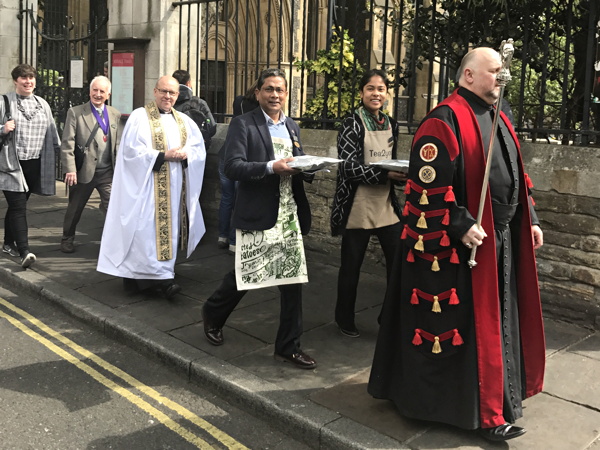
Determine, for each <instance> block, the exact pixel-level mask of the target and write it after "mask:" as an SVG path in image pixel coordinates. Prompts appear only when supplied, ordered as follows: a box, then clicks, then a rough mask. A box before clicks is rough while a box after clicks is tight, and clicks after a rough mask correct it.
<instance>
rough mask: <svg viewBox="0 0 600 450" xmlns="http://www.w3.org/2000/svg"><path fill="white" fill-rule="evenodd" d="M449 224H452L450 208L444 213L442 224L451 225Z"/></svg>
mask: <svg viewBox="0 0 600 450" xmlns="http://www.w3.org/2000/svg"><path fill="white" fill-rule="evenodd" d="M449 224H450V210H449V209H447V210H446V214H444V218H443V219H442V225H449Z"/></svg>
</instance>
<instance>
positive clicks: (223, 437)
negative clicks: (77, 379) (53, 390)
mask: <svg viewBox="0 0 600 450" xmlns="http://www.w3.org/2000/svg"><path fill="white" fill-rule="evenodd" d="M0 305H2V306H4V307H5V308H7V309H9V310H11V311H13V312H14V313H16V314H18V315H19V316H21V317H23V318H24V319H27V320H28V321H29V322H30V323H31V324H32V325H34V326H35V327H37V328H39V329H40V330H42V331H43V332H45V333H46V334H48V335H49V336H51V337H53V338H54V339H56V340H57V341H59V342H61V343H62V344H64V345H66V346H67V347H69V348H70V349H71V350H73V351H75V352H76V353H79V354H80V355H81V356H83V357H84V358H87V359H89V360H91V361H93V362H94V363H96V364H97V365H98V366H100V367H102V368H103V369H104V370H106V371H108V372H110V373H112V374H113V375H115V376H116V377H118V378H120V379H121V380H123V381H124V382H126V383H127V384H129V385H130V386H131V387H132V388H135V389H137V390H139V391H140V392H142V393H144V394H145V395H147V396H148V397H150V398H152V399H153V400H155V401H157V402H159V403H161V404H162V405H164V406H165V407H167V408H169V409H171V410H172V411H174V412H176V413H177V414H179V415H180V416H182V417H184V418H185V419H186V420H188V421H190V422H191V423H193V424H194V425H196V426H198V427H200V428H201V429H203V430H204V431H206V432H207V433H209V434H210V435H211V436H213V437H214V438H215V439H216V440H218V441H219V442H221V443H222V444H223V445H225V446H226V447H227V448H230V449H235V450H242V449H246V447H245V446H244V445H242V444H241V443H239V442H238V441H236V440H235V439H233V438H232V437H231V436H229V435H228V434H226V433H224V432H223V431H221V430H219V429H218V428H216V427H215V426H213V425H212V424H210V423H208V422H207V421H206V420H204V419H202V418H200V417H198V416H197V415H196V414H194V413H193V412H191V411H190V410H188V409H187V408H185V407H183V406H181V405H180V404H178V403H176V402H174V401H172V400H170V399H168V398H166V397H164V396H162V395H161V394H160V393H159V392H157V391H156V390H154V389H152V388H151V387H149V386H147V385H145V384H144V383H142V382H141V381H139V380H137V379H135V378H134V377H132V376H131V375H129V374H128V373H126V372H124V371H122V370H121V369H119V368H118V367H115V366H113V365H112V364H110V363H109V362H107V361H105V360H103V359H102V358H100V357H98V356H97V355H95V354H94V353H92V352H90V351H88V350H86V349H85V348H83V347H81V346H80V345H78V344H76V343H75V342H73V341H72V340H70V339H69V338H66V337H64V336H63V335H61V334H60V333H58V332H56V331H54V330H53V329H52V328H50V327H49V326H47V325H46V324H44V323H43V322H41V321H40V320H38V319H36V318H35V317H33V316H32V315H31V314H29V313H27V312H26V311H23V310H22V309H20V308H19V307H17V306H15V305H13V304H12V303H10V302H8V301H6V300H5V299H3V298H1V297H0ZM0 317H2V318H4V319H6V320H7V321H9V322H10V323H11V324H12V325H14V326H15V327H16V328H18V329H20V330H21V331H23V332H24V333H25V334H27V335H28V336H30V337H31V338H33V339H35V340H36V341H38V342H39V343H41V344H42V345H44V346H45V347H47V348H48V349H49V350H51V351H52V352H54V353H56V354H57V355H58V356H60V357H61V358H63V359H64V360H65V361H68V362H70V363H71V364H73V365H74V366H76V367H77V368H79V369H80V370H82V371H83V372H85V373H87V374H88V375H89V376H91V377H92V378H94V379H95V380H96V381H98V382H99V383H101V384H103V385H104V386H106V387H107V388H109V389H111V390H112V391H114V392H116V393H117V394H119V395H121V396H122V397H123V398H125V399H126V400H128V401H129V402H131V403H133V404H134V405H136V406H137V407H138V408H140V409H142V410H144V411H146V412H147V413H148V414H150V415H151V416H153V417H155V418H156V419H157V420H158V421H160V422H161V423H162V424H163V425H165V426H166V427H168V428H169V429H171V430H172V431H174V432H175V433H177V434H178V435H180V436H181V437H182V438H184V439H185V440H187V441H188V442H190V443H191V444H193V445H195V446H197V447H198V448H202V449H210V448H212V447H211V446H210V444H208V443H207V442H206V441H204V440H203V439H202V438H200V437H199V436H197V435H195V434H194V433H192V432H191V431H189V430H187V429H186V428H184V427H182V426H181V425H179V424H178V423H177V422H175V421H174V420H173V419H172V418H170V417H169V416H168V415H166V414H164V413H163V412H161V411H160V410H158V409H156V408H155V407H154V406H152V405H151V404H150V403H148V402H146V401H145V400H143V399H142V398H141V397H139V396H138V395H136V394H134V393H132V392H131V391H130V390H129V389H127V388H124V387H122V386H119V385H118V384H117V383H115V382H114V381H112V380H110V379H108V378H107V377H105V376H104V375H102V374H101V373H100V372H98V371H97V370H95V369H94V368H92V367H91V366H89V365H88V364H86V363H84V362H82V361H81V360H79V359H77V358H76V357H75V356H73V355H71V354H70V353H68V352H66V351H65V350H63V349H62V348H60V347H59V346H57V345H56V344H54V343H53V342H51V341H49V340H48V339H46V338H45V337H44V336H42V335H41V334H39V333H37V332H36V331H34V330H32V329H31V328H29V327H28V326H27V325H24V324H23V323H22V322H21V321H20V320H18V319H16V318H14V317H12V316H10V315H8V314H6V313H5V312H3V311H0Z"/></svg>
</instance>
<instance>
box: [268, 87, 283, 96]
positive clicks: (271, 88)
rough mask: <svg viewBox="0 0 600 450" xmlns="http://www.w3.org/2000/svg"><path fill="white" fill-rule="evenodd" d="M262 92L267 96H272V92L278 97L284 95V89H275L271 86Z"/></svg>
mask: <svg viewBox="0 0 600 450" xmlns="http://www.w3.org/2000/svg"><path fill="white" fill-rule="evenodd" d="M262 90H263V91H265V92H266V93H268V94H272V93H273V92H277V93H278V94H279V95H281V94H285V89H283V88H280V87H278V88H275V87H273V86H267V87H264V88H262Z"/></svg>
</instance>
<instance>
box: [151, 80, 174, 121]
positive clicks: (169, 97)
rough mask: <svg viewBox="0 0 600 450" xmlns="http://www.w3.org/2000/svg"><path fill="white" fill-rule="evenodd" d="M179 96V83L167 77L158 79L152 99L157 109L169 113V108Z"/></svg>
mask: <svg viewBox="0 0 600 450" xmlns="http://www.w3.org/2000/svg"><path fill="white" fill-rule="evenodd" d="M178 95H179V81H177V80H176V79H175V78H173V77H172V76H169V75H165V76H164V77H160V78H159V79H158V81H157V82H156V86H155V87H154V99H155V100H156V104H157V105H158V107H159V108H160V109H161V110H162V111H164V112H171V108H172V107H173V105H174V104H175V102H176V101H177V96H178Z"/></svg>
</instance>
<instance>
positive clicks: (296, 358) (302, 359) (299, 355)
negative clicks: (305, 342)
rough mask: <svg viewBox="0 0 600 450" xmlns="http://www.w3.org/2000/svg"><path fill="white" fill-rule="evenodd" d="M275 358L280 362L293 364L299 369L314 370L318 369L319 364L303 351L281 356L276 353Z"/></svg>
mask: <svg viewBox="0 0 600 450" xmlns="http://www.w3.org/2000/svg"><path fill="white" fill-rule="evenodd" d="M273 358H275V359H276V360H278V361H283V362H291V363H292V364H294V365H295V366H296V367H298V368H299V369H314V368H315V367H317V362H316V361H315V360H314V359H312V358H311V357H310V356H308V355H307V354H306V353H304V352H303V351H302V350H298V351H297V352H295V353H292V354H291V355H280V354H278V353H274V354H273Z"/></svg>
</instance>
